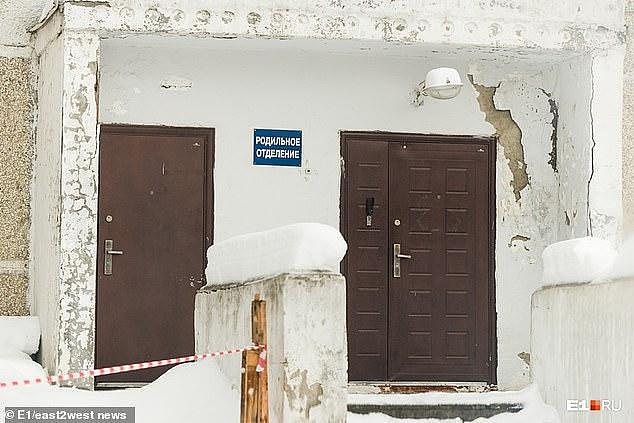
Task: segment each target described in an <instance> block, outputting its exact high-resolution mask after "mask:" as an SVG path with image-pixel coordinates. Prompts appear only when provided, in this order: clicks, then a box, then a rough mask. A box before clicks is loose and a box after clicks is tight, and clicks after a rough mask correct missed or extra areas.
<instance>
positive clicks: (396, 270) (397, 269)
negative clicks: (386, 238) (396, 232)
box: [392, 244, 412, 278]
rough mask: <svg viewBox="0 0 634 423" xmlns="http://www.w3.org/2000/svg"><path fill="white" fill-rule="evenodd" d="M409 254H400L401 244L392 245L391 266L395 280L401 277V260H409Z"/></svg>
mask: <svg viewBox="0 0 634 423" xmlns="http://www.w3.org/2000/svg"><path fill="white" fill-rule="evenodd" d="M411 258H412V256H411V255H410V254H401V244H394V260H393V262H394V264H393V266H394V267H393V269H392V270H393V276H394V277H395V278H400V277H401V259H411Z"/></svg>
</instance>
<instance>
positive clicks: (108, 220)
mask: <svg viewBox="0 0 634 423" xmlns="http://www.w3.org/2000/svg"><path fill="white" fill-rule="evenodd" d="M106 222H108V223H110V222H112V216H110V215H108V216H106Z"/></svg>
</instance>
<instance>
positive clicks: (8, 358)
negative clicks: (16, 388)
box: [0, 346, 47, 395]
mask: <svg viewBox="0 0 634 423" xmlns="http://www.w3.org/2000/svg"><path fill="white" fill-rule="evenodd" d="M46 376H47V375H46V372H45V371H44V369H43V368H42V366H40V365H39V364H37V363H36V362H34V361H33V360H31V357H30V356H29V355H28V354H27V353H25V352H23V351H19V350H16V349H9V348H7V347H4V346H3V347H2V349H0V381H11V380H27V379H28V380H32V379H35V378H45V377H46ZM0 395H1V394H0Z"/></svg>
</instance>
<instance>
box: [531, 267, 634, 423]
mask: <svg viewBox="0 0 634 423" xmlns="http://www.w3.org/2000/svg"><path fill="white" fill-rule="evenodd" d="M633 299H634V278H626V279H621V280H618V281H613V282H608V283H600V284H585V285H567V286H552V287H547V288H544V289H542V290H539V291H537V292H536V293H535V294H533V300H532V328H531V373H532V379H533V381H534V382H535V383H536V384H537V385H538V386H539V388H540V390H541V394H542V397H543V398H544V401H545V402H546V403H548V404H549V405H552V406H554V407H555V408H556V409H557V411H558V412H559V415H560V416H561V417H562V421H563V422H586V421H591V420H592V421H594V420H593V419H591V417H595V416H593V415H590V413H584V412H581V413H580V412H573V411H567V410H566V408H567V401H568V400H587V401H588V403H587V404H588V406H589V400H590V399H595V400H610V402H611V407H617V408H618V407H619V405H622V409H621V410H620V411H618V412H617V411H609V410H607V409H606V408H607V407H605V404H603V406H602V411H601V413H600V414H601V415H603V418H605V419H606V420H604V421H615V422H616V421H619V422H631V421H634V407H632V398H634V384H632V379H633V378H634V366H633V363H634V347H633V346H634V307H632V300H633ZM615 402H616V403H615ZM619 402H620V404H619ZM602 421H603V420H602Z"/></svg>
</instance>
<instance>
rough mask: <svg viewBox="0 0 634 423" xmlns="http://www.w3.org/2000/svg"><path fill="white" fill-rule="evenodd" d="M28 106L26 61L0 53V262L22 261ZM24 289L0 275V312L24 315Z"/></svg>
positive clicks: (18, 279)
mask: <svg viewBox="0 0 634 423" xmlns="http://www.w3.org/2000/svg"><path fill="white" fill-rule="evenodd" d="M31 105H32V94H31V86H30V63H29V60H28V59H24V58H12V59H9V58H0V262H6V261H11V262H16V261H18V262H20V261H25V260H28V250H29V246H28V231H29V183H30V178H31V156H32V137H31V133H32V132H31V122H32V106H31ZM27 288H28V281H27V279H26V277H25V276H23V275H16V274H4V275H0V294H2V295H0V315H16V314H27V313H28V307H27Z"/></svg>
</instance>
